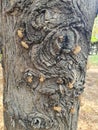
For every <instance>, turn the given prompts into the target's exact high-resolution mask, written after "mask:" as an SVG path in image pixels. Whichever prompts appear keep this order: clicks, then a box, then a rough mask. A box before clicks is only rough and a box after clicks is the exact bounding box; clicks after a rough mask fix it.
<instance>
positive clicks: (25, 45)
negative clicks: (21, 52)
mask: <svg viewBox="0 0 98 130" xmlns="http://www.w3.org/2000/svg"><path fill="white" fill-rule="evenodd" d="M21 45H22V46H23V47H24V48H25V49H28V48H29V46H28V44H27V43H26V42H25V41H21Z"/></svg>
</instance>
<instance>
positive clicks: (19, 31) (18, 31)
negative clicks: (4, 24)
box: [17, 29, 23, 38]
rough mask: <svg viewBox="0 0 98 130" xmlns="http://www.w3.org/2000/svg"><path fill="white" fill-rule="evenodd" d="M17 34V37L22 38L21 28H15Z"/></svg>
mask: <svg viewBox="0 0 98 130" xmlns="http://www.w3.org/2000/svg"><path fill="white" fill-rule="evenodd" d="M17 35H18V37H19V38H23V29H19V30H17Z"/></svg>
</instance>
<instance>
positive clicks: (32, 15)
mask: <svg viewBox="0 0 98 130" xmlns="http://www.w3.org/2000/svg"><path fill="white" fill-rule="evenodd" d="M6 17H7V18H8V17H10V19H11V18H15V19H17V22H16V23H14V34H13V35H14V37H15V39H16V43H15V44H16V45H15V53H16V57H17V59H18V61H14V63H13V64H14V67H12V68H13V71H12V70H11V73H13V72H14V76H15V81H14V82H13V83H8V86H9V88H8V89H10V88H11V87H12V88H13V87H14V91H11V92H10V93H11V94H9V93H8V95H7V96H6V97H7V98H8V97H9V101H8V100H7V99H6V98H5V101H4V104H5V107H6V108H8V111H7V112H6V114H7V115H10V116H11V122H12V126H13V127H14V123H13V122H14V121H15V122H17V121H18V123H19V124H20V125H21V127H22V129H23V130H24V129H25V130H32V129H36V130H38V129H40V130H41V129H44V130H45V129H48V130H56V129H57V130H76V127H77V125H76V124H77V123H75V120H77V117H78V110H79V104H80V101H79V99H80V96H81V94H82V92H83V90H84V87H83V85H84V83H85V72H86V64H87V56H88V51H89V50H88V43H87V42H88V36H89V29H88V25H87V20H88V19H87V18H86V16H85V15H84V14H83V13H82V10H81V8H80V6H79V2H78V1H76V0H42V1H41V0H19V1H16V2H15V1H14V2H13V3H12V4H11V3H10V2H9V6H8V7H7V8H6ZM7 21H8V19H7ZM8 23H9V24H10V25H11V23H10V22H9V21H8ZM17 32H18V35H17ZM11 51H12V52H13V53H14V51H13V48H12V49H11ZM12 59H13V57H12ZM7 64H8V65H9V64H10V61H8V62H7ZM19 66H20V69H19V68H18V67H19ZM17 71H18V72H19V75H17V74H15V72H17ZM6 82H8V81H7V80H6ZM15 86H16V87H15ZM6 91H8V90H6ZM25 94H26V97H25ZM21 102H23V103H22V104H21ZM28 106H29V107H28ZM73 120H74V122H73ZM76 122H77V121H76ZM11 130H12V129H11ZM13 130H14V129H13Z"/></svg>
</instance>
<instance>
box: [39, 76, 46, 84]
mask: <svg viewBox="0 0 98 130" xmlns="http://www.w3.org/2000/svg"><path fill="white" fill-rule="evenodd" d="M39 80H40V82H41V83H42V82H44V81H45V76H44V75H40V79H39Z"/></svg>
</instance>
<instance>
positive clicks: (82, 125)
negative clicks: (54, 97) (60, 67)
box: [0, 67, 98, 130]
mask: <svg viewBox="0 0 98 130" xmlns="http://www.w3.org/2000/svg"><path fill="white" fill-rule="evenodd" d="M2 92H3V77H2V68H1V67H0V130H4V128H3V106H2V100H3V97H2ZM78 130H98V67H97V68H91V69H89V70H88V71H87V76H86V84H85V91H84V93H83V97H82V100H81V108H80V116H79V123H78Z"/></svg>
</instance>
